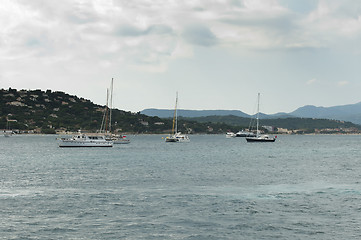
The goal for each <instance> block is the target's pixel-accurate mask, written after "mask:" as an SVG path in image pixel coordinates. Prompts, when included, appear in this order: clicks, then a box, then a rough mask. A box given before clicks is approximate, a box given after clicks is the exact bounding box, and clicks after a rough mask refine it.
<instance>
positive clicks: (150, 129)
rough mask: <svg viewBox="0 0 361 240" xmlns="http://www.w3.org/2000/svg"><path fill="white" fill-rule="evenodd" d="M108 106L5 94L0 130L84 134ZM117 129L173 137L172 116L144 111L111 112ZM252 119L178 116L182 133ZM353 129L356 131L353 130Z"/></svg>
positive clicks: (294, 124)
mask: <svg viewBox="0 0 361 240" xmlns="http://www.w3.org/2000/svg"><path fill="white" fill-rule="evenodd" d="M104 111H105V106H101V105H98V104H94V103H93V102H91V101H90V100H87V99H84V98H78V97H77V96H72V95H69V94H66V93H64V92H59V91H51V90H47V91H42V90H20V91H18V90H16V89H11V88H9V89H7V90H4V89H1V90H0V129H5V128H6V126H7V122H9V123H10V127H11V129H13V130H17V131H19V132H27V131H32V132H37V133H56V132H66V131H70V132H75V131H78V130H85V131H91V132H95V131H97V130H99V128H100V125H101V122H102V118H103V113H104ZM112 122H113V126H112V129H115V130H116V131H117V132H122V133H162V134H165V133H170V131H171V129H172V119H171V118H159V117H150V116H147V115H144V114H140V113H139V112H137V113H133V112H127V111H122V110H119V109H113V110H112ZM249 123H250V119H249V118H242V117H236V116H232V115H230V116H208V117H198V118H179V121H178V130H179V131H181V132H185V133H195V134H197V133H200V134H201V133H212V134H218V133H225V132H227V131H233V132H237V131H239V130H240V129H245V128H248V126H249ZM261 125H267V126H273V127H276V130H277V128H287V129H289V130H297V131H298V132H300V133H306V132H315V131H319V130H322V129H324V130H325V131H328V132H332V131H335V132H339V130H337V129H340V128H341V129H348V132H351V131H352V132H359V131H360V126H359V125H356V124H353V123H350V122H342V121H335V120H326V119H311V118H284V119H262V120H261ZM350 129H351V130H350Z"/></svg>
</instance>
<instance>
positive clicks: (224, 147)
mask: <svg viewBox="0 0 361 240" xmlns="http://www.w3.org/2000/svg"><path fill="white" fill-rule="evenodd" d="M55 139H56V136H24V135H18V136H13V137H10V138H4V137H2V136H1V137H0V233H1V234H0V238H1V239H137V240H138V239H192V240H193V239H207V240H208V239H360V238H361V231H360V229H361V157H360V146H361V136H336V135H335V136H279V137H278V140H277V141H276V142H275V143H246V141H245V139H244V138H234V139H226V138H225V136H220V135H212V136H202V135H200V136H191V142H190V143H178V144H177V143H176V144H174V143H165V142H164V140H162V136H159V135H139V136H133V137H131V141H132V142H131V143H130V144H128V145H116V146H114V147H113V148H105V149H96V148H84V149H82V148H72V149H63V148H58V146H57V142H56V140H55Z"/></svg>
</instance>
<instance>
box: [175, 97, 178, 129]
mask: <svg viewBox="0 0 361 240" xmlns="http://www.w3.org/2000/svg"><path fill="white" fill-rule="evenodd" d="M177 107H178V92H177V94H176V100H175V133H177V132H178V114H177Z"/></svg>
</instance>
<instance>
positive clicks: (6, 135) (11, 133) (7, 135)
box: [4, 119, 13, 137]
mask: <svg viewBox="0 0 361 240" xmlns="http://www.w3.org/2000/svg"><path fill="white" fill-rule="evenodd" d="M9 122H10V120H9V119H7V122H6V130H4V137H11V136H12V135H13V131H12V130H10V123H9Z"/></svg>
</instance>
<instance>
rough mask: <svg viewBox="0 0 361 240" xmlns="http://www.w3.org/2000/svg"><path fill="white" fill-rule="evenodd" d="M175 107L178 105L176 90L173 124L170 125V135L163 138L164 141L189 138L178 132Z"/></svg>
mask: <svg viewBox="0 0 361 240" xmlns="http://www.w3.org/2000/svg"><path fill="white" fill-rule="evenodd" d="M177 107H178V92H177V94H176V100H175V108H174V116H173V126H172V133H171V134H172V135H170V136H168V137H166V138H165V142H189V141H190V139H189V137H188V136H187V135H186V134H182V133H181V132H178V116H177Z"/></svg>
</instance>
